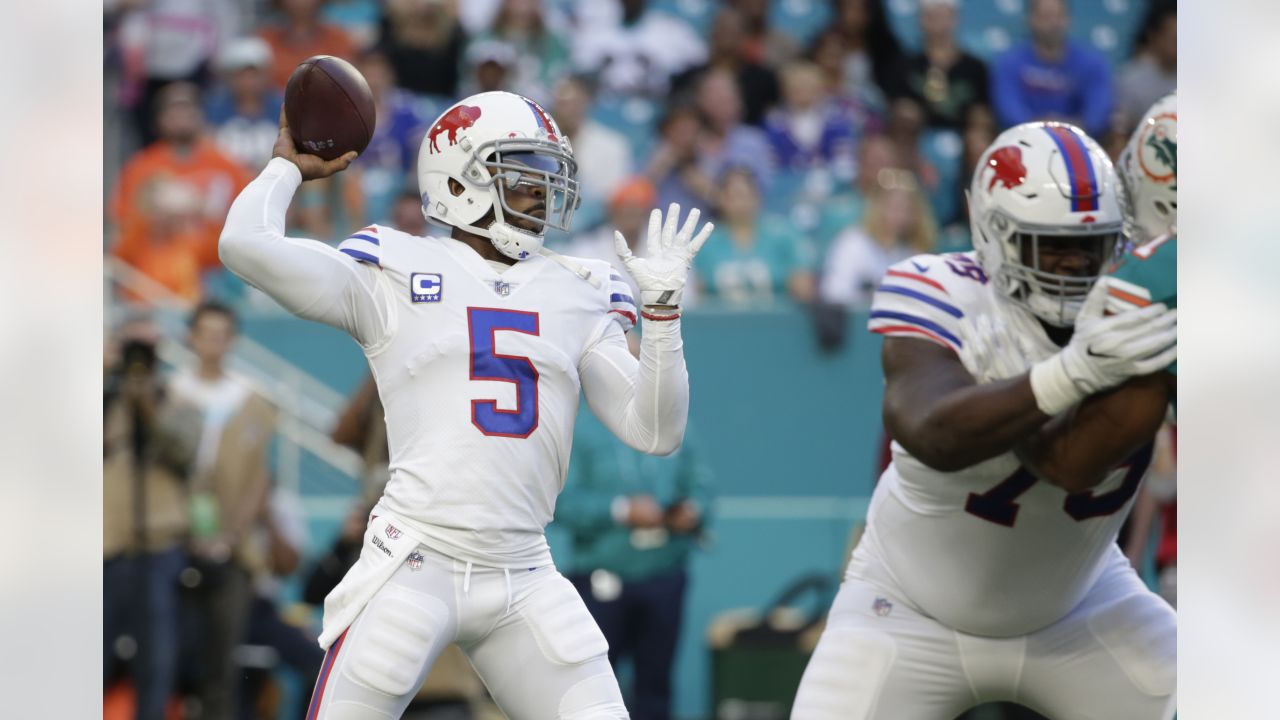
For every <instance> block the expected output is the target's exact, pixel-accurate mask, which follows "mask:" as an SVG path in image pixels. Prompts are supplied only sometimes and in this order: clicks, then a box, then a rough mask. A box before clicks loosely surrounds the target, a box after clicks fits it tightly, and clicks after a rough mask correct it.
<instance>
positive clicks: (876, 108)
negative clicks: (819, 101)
mask: <svg viewBox="0 0 1280 720" xmlns="http://www.w3.org/2000/svg"><path fill="white" fill-rule="evenodd" d="M845 48H846V43H845V39H844V35H843V34H842V33H841V32H840V31H839V30H837V29H835V28H827V29H826V30H823V31H821V32H819V33H818V34H817V36H815V37H814V39H813V42H812V43H811V44H810V45H809V49H808V51H807V52H806V53H805V58H806V59H808V60H809V61H811V62H813V64H814V65H817V66H818V69H819V70H821V71H822V79H823V83H824V84H825V86H826V91H827V95H828V96H829V97H831V98H833V99H834V100H835V103H836V105H837V106H838V107H839V108H840V112H841V113H843V114H844V115H845V117H847V118H848V120H849V124H850V125H851V126H852V127H853V128H854V129H855V134H856V135H859V136H861V135H863V134H865V133H874V132H880V131H881V129H882V124H883V123H882V119H881V115H882V114H883V111H884V108H883V99H881V98H879V97H877V96H876V94H874V93H871V94H869V93H860V94H859V93H852V94H851V93H850V92H849V83H846V82H845V75H846V74H847V73H846V67H845V62H844V59H845Z"/></svg>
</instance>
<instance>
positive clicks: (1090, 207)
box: [1044, 125, 1098, 212]
mask: <svg viewBox="0 0 1280 720" xmlns="http://www.w3.org/2000/svg"><path fill="white" fill-rule="evenodd" d="M1044 130H1045V132H1047V133H1049V137H1051V138H1053V141H1054V143H1056V144H1057V145H1058V150H1059V151H1061V152H1062V159H1063V160H1064V161H1065V162H1066V165H1067V182H1069V183H1070V184H1071V210H1072V212H1089V211H1097V210H1098V180H1097V177H1096V176H1095V175H1094V172H1093V161H1092V160H1091V159H1090V158H1089V151H1088V148H1086V147H1085V144H1084V140H1083V139H1082V138H1081V137H1080V136H1079V135H1078V134H1076V133H1075V132H1072V131H1071V130H1069V129H1067V128H1065V127H1063V126H1061V125H1051V126H1049V127H1046V128H1045V129H1044Z"/></svg>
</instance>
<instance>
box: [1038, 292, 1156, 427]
mask: <svg viewBox="0 0 1280 720" xmlns="http://www.w3.org/2000/svg"><path fill="white" fill-rule="evenodd" d="M1106 302H1107V283H1106V279H1105V278H1103V279H1100V280H1099V281H1098V282H1097V283H1095V284H1094V287H1093V289H1092V290H1090V291H1089V296H1088V297H1087V298H1085V301H1084V305H1083V306H1082V307H1081V308H1080V314H1079V315H1078V316H1077V317H1076V329H1075V333H1074V334H1073V335H1072V336H1071V342H1069V343H1067V346H1066V347H1065V348H1063V349H1062V351H1061V352H1059V353H1057V354H1056V355H1054V356H1053V357H1050V358H1049V359H1048V360H1045V361H1043V362H1040V363H1037V364H1036V365H1035V366H1033V367H1032V368H1031V390H1032V392H1034V393H1035V396H1036V404H1037V405H1039V406H1040V410H1041V411H1042V412H1044V413H1045V414H1046V415H1057V414H1058V413H1060V412H1062V411H1063V410H1066V409H1067V408H1069V407H1071V406H1072V405H1074V404H1075V403H1077V402H1079V401H1081V400H1083V399H1084V398H1085V397H1087V396H1089V395H1092V394H1093V393H1096V392H1098V391H1100V390H1106V389H1107V388H1111V387H1115V386H1116V385H1119V384H1120V383H1122V382H1124V381H1125V380H1128V379H1129V378H1131V377H1137V376H1139V375H1149V374H1151V373H1153V372H1156V371H1157V370H1162V369H1164V368H1166V367H1168V366H1169V364H1170V363H1172V362H1173V361H1174V360H1177V359H1178V310H1177V309H1176V308H1175V309H1173V310H1170V309H1168V308H1167V307H1165V306H1164V304H1163V303H1155V304H1152V305H1148V306H1147V307H1144V308H1142V309H1140V310H1130V311H1128V312H1123V313H1120V314H1118V315H1110V316H1104V315H1103V309H1104V308H1105V307H1106Z"/></svg>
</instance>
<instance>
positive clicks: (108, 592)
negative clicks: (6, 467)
mask: <svg viewBox="0 0 1280 720" xmlns="http://www.w3.org/2000/svg"><path fill="white" fill-rule="evenodd" d="M156 340H157V333H156V331H155V329H154V327H153V326H151V325H150V324H149V323H148V322H146V321H144V320H132V321H130V322H127V323H126V324H125V325H124V326H123V327H122V328H121V330H120V332H119V334H118V337H117V339H116V340H115V342H114V343H113V344H112V345H111V346H109V347H108V349H107V353H106V358H107V360H108V362H107V364H106V366H105V367H104V369H105V371H106V375H105V377H104V383H103V386H104V392H103V445H102V450H103V458H102V482H103V488H102V506H103V508H102V509H103V517H102V529H103V534H102V559H103V564H102V580H103V618H102V619H103V640H104V659H103V673H104V683H105V682H107V681H110V679H111V677H112V673H113V669H114V666H115V662H114V661H115V659H117V658H119V659H122V660H132V676H133V682H134V685H135V687H136V690H137V708H138V709H137V717H138V718H139V719H140V720H144V719H145V720H150V719H152V718H156V719H159V718H163V717H164V708H165V704H166V702H167V701H168V699H169V696H170V694H171V693H172V692H173V687H174V679H175V668H176V666H177V664H178V663H177V660H178V573H179V572H180V571H181V570H182V568H183V567H184V566H185V564H186V553H185V552H184V550H183V547H184V541H185V536H186V532H187V527H188V521H187V497H186V486H185V477H186V473H187V471H188V469H189V467H190V464H191V462H192V460H193V459H194V456H195V445H196V441H197V440H198V437H199V432H200V427H199V426H200V418H199V414H198V412H196V411H195V409H194V408H192V407H190V406H188V405H185V404H182V403H180V402H175V401H174V400H173V398H172V397H171V396H170V395H169V394H168V393H167V392H166V388H165V384H164V382H163V379H162V378H161V376H160V375H159V373H158V369H157V360H156V349H155V346H156Z"/></svg>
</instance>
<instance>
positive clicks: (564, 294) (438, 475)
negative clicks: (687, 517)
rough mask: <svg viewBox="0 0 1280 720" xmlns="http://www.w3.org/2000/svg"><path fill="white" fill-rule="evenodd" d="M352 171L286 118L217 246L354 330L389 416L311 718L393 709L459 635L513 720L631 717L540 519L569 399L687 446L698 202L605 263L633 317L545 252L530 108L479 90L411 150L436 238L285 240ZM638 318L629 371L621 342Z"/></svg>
mask: <svg viewBox="0 0 1280 720" xmlns="http://www.w3.org/2000/svg"><path fill="white" fill-rule="evenodd" d="M353 158H354V153H348V155H346V156H343V157H342V158H339V159H337V160H333V161H327V162H326V161H322V160H321V159H320V158H318V157H315V156H311V155H303V154H299V153H298V152H297V150H296V149H295V148H294V146H293V143H292V140H291V139H290V136H289V131H288V127H287V125H286V124H285V121H284V119H283V116H282V119H281V131H280V136H279V139H278V141H277V143H276V147H275V157H274V158H273V159H272V160H271V162H270V163H269V164H268V165H267V167H266V169H265V170H264V171H263V172H262V174H261V175H260V176H259V177H258V178H257V179H256V180H254V181H253V182H252V183H251V184H250V185H249V186H248V187H247V188H246V189H245V191H244V192H243V193H242V194H241V195H240V197H239V198H237V200H236V201H235V204H234V205H233V206H232V208H231V211H230V213H229V215H228V217H227V224H226V228H225V229H224V231H223V233H222V238H221V243H220V253H221V257H222V260H223V262H224V263H225V264H226V265H227V267H229V268H230V269H231V270H233V271H234V272H235V273H236V274H238V275H240V276H241V277H243V278H244V279H245V280H246V281H247V282H249V283H250V284H252V285H254V286H256V287H258V288H260V289H261V290H263V291H264V292H266V293H268V294H269V295H271V296H272V297H274V298H275V299H276V300H277V301H279V302H280V303H281V304H282V305H284V306H285V307H286V308H288V309H289V310H290V311H292V312H294V313H296V314H297V315H299V316H301V317H304V318H307V319H311V320H317V321H319V322H323V323H326V324H329V325H332V326H335V327H338V328H341V329H343V330H345V331H347V332H348V333H350V334H351V336H352V337H353V338H355V340H356V341H357V342H358V343H359V344H360V346H361V347H362V348H363V349H364V352H365V355H366V356H367V358H368V360H369V365H370V367H371V368H372V370H373V374H374V377H375V379H376V381H377V385H378V392H379V395H380V397H381V399H382V403H383V406H384V407H385V409H386V422H387V437H388V442H389V445H390V450H391V459H390V470H391V475H390V480H389V481H388V483H387V486H386V490H385V492H384V495H383V496H382V498H381V500H380V501H379V502H378V504H377V505H376V507H375V508H374V510H373V512H372V518H371V521H370V523H369V527H368V529H367V530H366V533H365V541H364V547H363V550H362V552H361V556H360V559H359V561H358V562H357V563H356V565H355V566H354V567H353V568H352V569H351V571H350V572H349V573H348V574H347V576H346V577H345V578H344V579H343V581H342V582H341V583H340V584H339V585H338V587H337V588H335V589H334V591H333V592H332V593H331V594H330V595H329V596H328V597H327V598H326V599H325V612H324V629H323V632H322V635H321V639H320V641H321V645H322V646H324V647H326V648H328V654H327V655H326V658H325V662H324V666H323V669H322V672H321V674H320V677H319V678H318V681H317V683H316V688H315V692H314V694H313V697H312V702H311V708H310V710H309V712H308V715H307V717H308V720H311V719H312V718H328V719H330V720H334V719H337V718H342V719H344V720H345V719H349V718H392V717H399V716H400V713H402V712H403V710H404V708H405V706H406V705H407V704H408V702H409V701H410V699H411V698H412V697H413V696H414V694H415V693H416V692H417V690H418V688H419V686H420V685H421V684H422V681H423V679H424V677H425V676H426V674H427V672H428V671H429V670H430V667H431V665H432V663H433V662H434V661H435V658H436V657H437V656H438V655H439V653H440V652H441V651H442V650H443V649H444V648H445V647H446V646H448V645H449V644H450V643H457V644H458V645H459V646H460V647H461V648H462V649H463V650H464V651H466V652H467V654H468V656H469V657H470V659H471V661H472V663H473V664H474V665H475V667H476V670H477V671H478V672H479V674H480V675H481V677H482V678H483V679H484V681H485V683H486V684H487V685H488V687H489V690H490V692H491V693H492V695H493V697H494V699H495V700H496V701H497V702H498V704H499V705H500V706H501V707H502V708H503V710H504V711H505V712H506V713H507V715H508V716H510V717H512V718H530V719H534V718H536V719H539V720H540V719H542V718H575V719H578V718H582V719H586V718H626V717H627V713H626V709H625V708H624V706H623V702H622V696H621V693H620V692H619V689H618V684H617V681H616V679H615V678H614V675H613V672H612V670H611V668H610V666H609V662H608V659H607V656H606V653H607V645H606V643H605V640H604V637H603V635H602V634H601V633H600V630H599V629H598V628H597V627H596V624H595V621H594V620H593V619H592V618H591V616H590V614H589V613H588V612H587V609H586V607H585V606H584V605H583V603H582V601H581V599H580V598H579V597H578V594H577V593H576V592H575V591H574V589H573V586H572V585H570V584H569V582H568V581H567V580H566V579H564V578H563V577H562V576H561V575H560V573H559V572H558V571H557V570H556V569H555V566H554V565H553V564H552V561H551V556H550V553H549V551H548V547H547V543H546V539H545V538H544V535H543V529H544V527H545V526H546V524H547V523H548V522H549V521H550V520H551V518H552V515H553V513H554V509H555V499H556V496H557V494H558V493H559V492H560V488H561V485H562V483H563V482H564V477H565V473H566V470H567V464H568V462H569V452H570V444H571V440H572V437H573V426H574V419H575V416H576V413H577V410H578V397H579V390H581V391H582V392H583V393H585V395H586V398H587V402H588V404H589V405H590V406H591V409H592V411H593V412H594V413H595V414H596V415H597V416H598V417H599V418H600V419H601V420H602V421H603V422H604V423H605V424H606V425H608V426H609V428H610V429H611V430H613V432H614V433H615V434H616V435H617V436H618V437H619V438H621V439H622V440H623V441H624V442H626V443H627V444H629V445H631V446H632V447H634V448H636V449H638V450H641V451H644V452H649V453H654V454H668V453H671V452H674V451H675V450H676V448H677V447H679V445H680V442H681V440H682V439H683V435H684V428H685V421H686V417H687V413H688V402H689V387H688V375H687V373H686V369H685V362H684V355H683V350H682V343H681V338H680V320H679V315H680V310H679V303H680V296H681V291H682V289H683V287H684V283H685V279H686V276H687V272H688V268H689V265H690V263H691V261H692V259H693V256H694V254H695V253H696V252H697V251H698V248H699V247H700V246H701V245H702V243H703V242H705V240H706V238H707V236H708V234H709V233H710V230H711V226H710V225H709V224H708V225H704V226H703V228H702V229H701V231H700V232H699V233H698V234H697V235H696V236H694V232H693V231H694V229H695V227H696V225H697V222H698V211H697V210H692V211H691V212H690V213H689V217H688V219H687V220H686V222H685V223H684V225H683V227H681V228H679V229H678V230H677V227H676V224H677V218H678V215H679V208H678V207H677V206H672V208H670V210H669V211H668V214H667V216H666V220H665V222H663V221H662V217H661V214H660V213H659V212H658V211H657V210H654V211H653V213H652V215H651V217H650V223H649V228H648V231H649V237H648V241H649V248H648V253H647V257H646V258H643V259H642V258H635V257H633V256H631V254H630V252H624V251H623V250H622V249H620V251H619V253H620V255H621V256H622V257H623V258H624V261H625V262H626V263H627V267H628V270H630V271H631V274H632V275H633V276H634V277H635V279H636V282H637V284H638V286H639V289H640V296H641V297H640V300H641V304H642V306H643V309H640V310H638V309H637V307H636V305H635V302H634V300H633V299H632V297H631V291H630V289H629V288H628V287H627V285H626V283H624V282H622V281H621V279H620V278H619V277H618V276H617V274H616V273H614V272H611V270H610V269H609V266H608V265H607V264H606V263H603V262H600V261H592V260H575V259H572V258H565V257H562V256H559V255H556V254H554V253H551V252H550V251H548V250H546V249H544V248H543V247H542V238H543V233H544V232H545V230H546V228H548V227H552V228H558V229H563V230H567V229H568V227H569V225H570V222H571V219H572V214H573V209H574V208H575V206H576V204H577V181H576V180H575V179H574V176H575V173H576V164H575V162H574V159H573V153H572V149H571V147H570V146H569V143H568V141H567V140H566V139H564V138H563V137H561V136H560V132H559V129H558V128H557V126H556V124H555V122H554V120H552V119H551V117H550V116H548V115H547V114H546V112H545V111H544V110H543V109H542V108H541V107H539V106H538V105H537V104H536V103H534V102H532V101H531V100H528V99H527V98H524V97H522V96H519V95H514V94H511V93H503V92H493V93H483V94H480V95H475V96H472V97H469V98H466V99H465V100H463V101H461V102H460V103H458V104H456V105H455V106H453V107H452V108H450V109H449V110H448V111H446V112H445V113H444V114H443V115H442V116H441V117H440V119H439V120H438V121H437V123H436V125H435V126H434V127H433V128H432V130H431V132H430V133H428V135H427V137H426V138H424V140H423V143H422V147H421V150H420V151H419V154H418V180H419V186H420V189H421V191H422V198H423V212H424V213H425V214H426V216H427V217H428V219H430V220H431V221H433V222H434V223H435V224H437V225H443V226H446V227H448V228H450V229H451V230H450V234H449V235H447V236H432V237H413V236H410V235H408V234H406V233H403V232H399V231H397V230H394V229H392V228H389V227H384V226H371V227H367V228H364V229H362V230H360V231H358V232H356V233H354V234H353V235H351V237H349V238H348V239H347V240H346V241H344V242H343V243H342V244H341V245H340V246H339V247H338V248H337V249H334V248H331V247H329V246H326V245H324V244H322V243H317V242H313V241H308V240H297V239H292V238H286V237H284V234H283V231H284V224H285V212H286V210H287V209H288V206H289V203H290V201H291V199H292V197H293V195H294V193H295V191H296V190H297V188H298V186H299V184H300V183H301V182H303V181H305V180H309V179H313V178H319V177H325V176H328V175H331V174H333V173H335V172H338V171H340V170H342V169H343V168H345V167H346V166H347V165H348V164H349V163H350V161H351V160H352V159H353ZM619 241H620V242H621V239H620V238H619ZM625 247H626V245H625V243H624V242H623V243H621V244H620V248H623V249H625ZM637 314H638V315H640V316H642V317H644V318H646V319H645V328H644V330H645V332H644V337H643V340H642V342H641V347H640V357H639V360H638V361H637V359H636V358H634V357H633V356H632V355H631V354H630V352H629V351H628V348H627V342H626V340H625V337H624V333H625V332H626V331H627V330H628V329H630V328H631V327H632V326H633V325H634V324H635V323H636V322H637Z"/></svg>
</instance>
